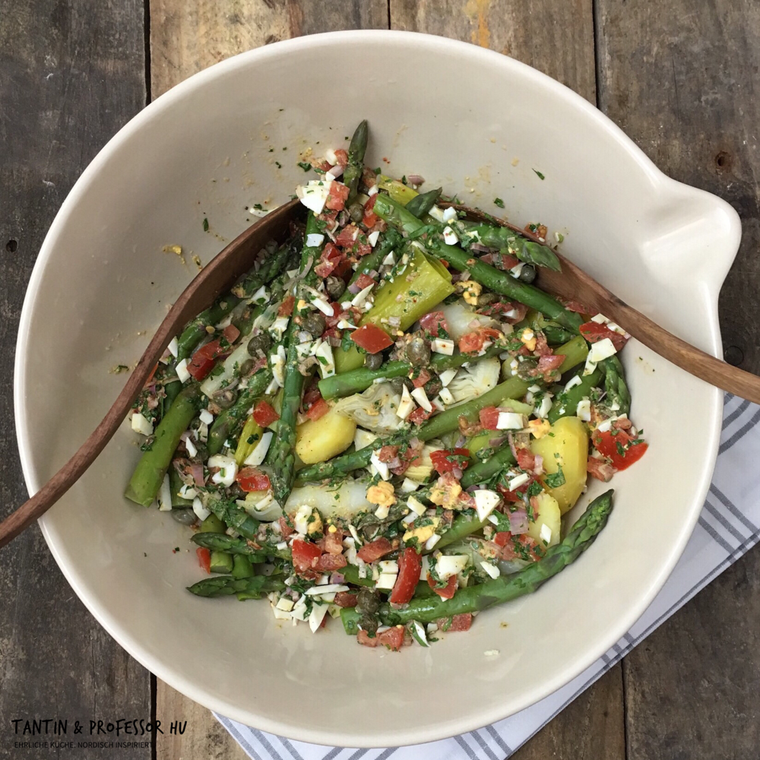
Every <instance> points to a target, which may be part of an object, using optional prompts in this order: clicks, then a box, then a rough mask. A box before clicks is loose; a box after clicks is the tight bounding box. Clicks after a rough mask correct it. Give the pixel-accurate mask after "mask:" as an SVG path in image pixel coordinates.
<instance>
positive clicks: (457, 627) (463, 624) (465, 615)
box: [435, 612, 472, 633]
mask: <svg viewBox="0 0 760 760" xmlns="http://www.w3.org/2000/svg"><path fill="white" fill-rule="evenodd" d="M435 622H436V625H437V626H438V628H439V629H440V630H441V631H443V632H444V633H447V632H451V633H454V632H456V631H469V630H470V626H472V613H471V612H460V613H459V614H458V615H452V616H451V617H450V618H440V619H439V620H436V621H435Z"/></svg>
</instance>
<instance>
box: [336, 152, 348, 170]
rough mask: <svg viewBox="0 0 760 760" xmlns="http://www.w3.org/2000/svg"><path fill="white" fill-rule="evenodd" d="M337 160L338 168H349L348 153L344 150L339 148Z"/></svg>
mask: <svg viewBox="0 0 760 760" xmlns="http://www.w3.org/2000/svg"><path fill="white" fill-rule="evenodd" d="M335 160H336V161H337V166H348V153H346V151H345V150H343V148H338V150H336V151H335Z"/></svg>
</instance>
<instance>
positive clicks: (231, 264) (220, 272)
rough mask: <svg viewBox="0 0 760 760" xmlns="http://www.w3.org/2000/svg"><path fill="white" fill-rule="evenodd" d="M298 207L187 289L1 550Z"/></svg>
mask: <svg viewBox="0 0 760 760" xmlns="http://www.w3.org/2000/svg"><path fill="white" fill-rule="evenodd" d="M296 206H298V201H297V200H292V201H290V202H289V203H286V204H285V205H284V206H280V207H279V208H277V209H275V210H274V211H272V212H271V213H269V214H267V215H266V216H265V217H263V218H262V219H260V220H259V221H258V222H256V224H254V225H252V226H251V227H249V228H248V229H247V230H245V232H243V233H242V234H240V235H238V237H236V238H235V239H234V240H233V241H232V242H231V243H230V244H229V245H228V246H226V247H225V248H224V249H223V250H222V251H221V252H220V253H219V254H218V255H217V256H215V257H214V258H213V259H212V260H211V261H210V262H209V263H208V264H207V265H206V266H205V267H204V268H203V270H202V271H201V272H200V274H198V275H197V276H196V277H195V278H194V279H193V281H192V282H191V283H190V284H189V285H188V286H187V287H186V288H185V290H184V291H183V292H182V295H180V297H179V298H178V299H177V300H176V302H175V303H174V305H173V306H172V308H171V309H170V310H169V313H168V314H167V315H166V317H165V319H164V321H163V322H162V323H161V324H160V326H159V328H158V330H157V331H156V334H155V335H154V336H153V339H152V340H151V341H150V343H149V344H148V347H147V348H146V349H145V353H143V355H142V356H141V357H140V361H139V362H137V366H136V367H135V368H134V370H132V373H131V375H130V376H129V379H128V380H127V383H126V385H125V386H124V389H123V390H122V392H121V393H120V394H119V396H118V398H117V399H116V401H114V403H113V406H112V407H111V408H110V409H109V410H108V412H107V413H106V416H105V417H104V418H103V420H102V422H101V423H100V424H99V425H98V426H97V427H96V428H95V430H93V432H92V433H91V434H90V437H89V438H88V439H87V440H86V441H85V442H84V443H83V444H82V446H81V447H80V448H79V450H78V451H77V452H76V454H74V456H73V457H71V459H69V461H68V462H66V464H65V465H63V467H61V469H60V470H58V472H56V474H55V475H53V477H52V478H51V479H50V480H49V481H48V482H47V483H45V485H44V486H42V488H40V490H39V491H37V493H35V494H34V496H32V497H31V498H30V499H29V500H28V501H26V502H24V504H22V505H21V506H20V507H19V508H18V509H17V510H16V511H15V512H13V513H11V514H10V515H9V516H8V517H6V518H5V520H3V522H1V523H0V547H3V546H5V544H7V543H8V542H9V541H11V540H12V539H14V538H15V537H16V536H17V535H18V534H19V533H21V531H23V530H24V529H25V528H27V527H28V526H29V525H31V524H32V523H33V522H34V521H35V520H36V519H37V518H38V517H41V516H42V515H44V514H45V512H47V511H48V509H50V507H52V506H53V504H55V503H56V501H58V499H60V498H61V496H63V494H65V493H66V491H68V490H69V488H71V486H72V485H73V484H74V483H76V481H77V480H79V478H80V477H82V475H83V474H84V473H85V471H86V470H87V468H88V467H89V466H90V465H91V464H92V463H93V462H94V461H95V458H96V457H97V456H98V454H100V452H101V451H102V450H103V449H104V448H105V445H106V444H107V443H108V441H110V440H111V438H112V437H113V435H114V433H115V432H116V431H117V429H118V428H119V425H121V422H122V420H123V419H124V417H125V416H126V415H127V412H129V410H130V409H131V408H132V404H133V403H134V401H135V399H136V398H137V396H138V395H139V393H140V391H141V390H142V389H143V386H144V385H145V383H146V381H147V379H148V377H149V376H150V373H151V372H152V370H153V368H154V367H155V366H156V362H157V361H158V360H159V358H160V357H161V356H163V354H164V351H166V347H167V346H168V345H169V342H170V341H171V339H172V338H173V337H174V336H175V335H177V334H178V333H179V332H180V330H181V329H182V328H183V327H184V325H185V324H186V323H187V322H188V321H190V320H191V319H193V317H196V316H197V315H198V314H199V313H200V312H201V311H203V310H204V309H205V308H207V307H208V306H209V304H211V303H212V302H213V300H214V299H215V298H216V297H217V296H218V295H221V294H222V293H225V292H226V291H228V290H229V289H230V288H231V287H232V285H234V283H235V281H236V280H237V279H238V278H239V277H240V276H241V275H242V274H244V273H245V272H247V271H248V270H249V269H250V268H251V265H252V263H253V260H254V257H255V256H256V254H257V253H258V252H259V251H260V250H261V249H262V248H263V247H264V246H265V245H266V243H267V242H269V241H270V240H272V239H275V240H278V239H279V240H282V239H283V238H284V237H285V234H286V233H287V229H288V225H289V223H290V221H291V218H292V217H293V211H294V209H295V208H296Z"/></svg>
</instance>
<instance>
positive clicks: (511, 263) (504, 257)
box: [501, 253, 520, 270]
mask: <svg viewBox="0 0 760 760" xmlns="http://www.w3.org/2000/svg"><path fill="white" fill-rule="evenodd" d="M519 263H520V259H518V258H517V256H513V255H512V254H511V253H502V254H501V268H502V269H505V270H506V269H514V268H515V267H516V266H517V265H518V264H519Z"/></svg>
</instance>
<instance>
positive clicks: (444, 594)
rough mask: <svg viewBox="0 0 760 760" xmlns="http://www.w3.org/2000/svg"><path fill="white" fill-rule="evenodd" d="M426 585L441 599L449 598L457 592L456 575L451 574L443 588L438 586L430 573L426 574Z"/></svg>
mask: <svg viewBox="0 0 760 760" xmlns="http://www.w3.org/2000/svg"><path fill="white" fill-rule="evenodd" d="M428 586H430V588H432V589H433V591H435V593H436V594H438V596H440V597H441V599H451V597H452V596H454V594H456V592H457V577H456V575H452V576H451V577H450V578H449V580H448V581H447V583H446V585H445V586H444V587H443V588H438V587H437V586H436V584H435V579H434V578H433V576H432V575H428Z"/></svg>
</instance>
